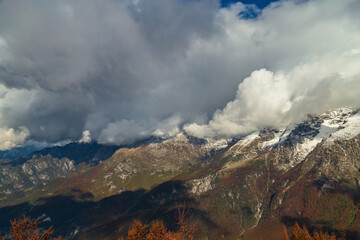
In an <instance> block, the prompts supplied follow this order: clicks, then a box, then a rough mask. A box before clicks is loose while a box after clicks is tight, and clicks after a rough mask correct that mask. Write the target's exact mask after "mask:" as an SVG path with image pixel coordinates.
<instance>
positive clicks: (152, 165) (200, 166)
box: [0, 108, 360, 239]
mask: <svg viewBox="0 0 360 240" xmlns="http://www.w3.org/2000/svg"><path fill="white" fill-rule="evenodd" d="M359 134H360V113H359V112H358V111H354V110H352V109H348V108H342V109H338V110H335V111H331V112H328V113H324V114H321V115H316V116H308V118H307V119H306V120H305V121H303V122H301V123H298V124H293V125H291V126H288V127H287V128H284V129H271V128H268V129H263V130H261V131H258V132H253V133H251V134H249V135H246V136H244V137H240V138H238V139H236V140H234V139H232V140H231V139H219V140H215V139H195V138H192V137H190V136H187V135H186V134H184V133H180V134H178V135H177V136H175V137H174V138H171V139H167V140H162V141H155V142H146V143H145V144H143V145H139V146H134V147H122V148H119V149H117V150H116V151H115V152H114V153H113V154H112V155H111V157H109V158H107V159H105V160H103V161H101V162H98V163H97V164H91V163H86V162H76V161H74V160H72V159H69V158H61V159H58V158H54V157H53V156H51V155H50V154H49V155H46V156H41V157H40V158H36V157H35V158H33V159H31V160H28V161H27V162H25V163H23V164H22V165H19V166H16V167H12V166H9V165H3V166H1V171H2V172H4V174H3V175H2V176H1V177H2V178H0V184H1V186H0V194H2V195H0V196H2V198H1V200H0V203H2V204H3V206H6V205H9V204H10V205H14V204H20V203H21V202H25V201H30V202H33V203H32V205H31V204H30V205H29V206H28V207H24V208H19V207H17V206H18V205H16V206H13V207H12V209H14V212H16V211H15V210H16V209H22V210H23V209H28V210H27V211H28V212H29V214H30V215H31V214H33V215H36V214H35V213H40V212H41V213H42V214H46V215H47V216H49V217H50V218H51V219H53V222H54V224H55V223H56V224H59V229H60V230H59V232H60V233H62V234H63V235H65V236H70V235H71V238H73V239H104V238H105V236H106V238H108V239H113V238H115V236H118V235H119V234H121V233H122V232H123V231H125V227H126V226H128V224H129V222H131V219H133V218H142V219H145V220H151V219H154V218H157V217H160V218H168V217H169V216H170V215H171V211H172V209H173V208H174V206H175V205H176V204H178V203H181V202H187V203H188V204H189V205H190V206H191V208H192V211H193V216H194V218H196V219H198V220H199V221H200V222H201V223H202V224H201V226H202V227H201V229H200V233H199V235H198V236H197V238H198V239H204V238H205V239H206V238H207V239H237V238H239V237H243V238H244V239H267V236H269V234H271V235H273V236H276V237H274V239H277V238H279V239H281V233H282V230H281V225H282V224H285V225H291V224H292V223H293V222H294V221H300V222H306V223H307V224H308V226H309V227H312V228H322V227H326V228H328V229H330V230H333V231H346V232H347V233H348V236H349V237H350V238H349V239H358V237H359V236H360V235H359V232H358V230H357V229H359V228H358V227H359V226H360V218H359V217H358V216H359V214H358V213H360V211H359V209H360V208H359V202H360V201H359V199H360V191H359V190H360V188H359V180H360V172H359V169H360V157H359V153H360V135H359ZM6 171H8V172H11V171H12V172H14V174H15V173H17V174H18V175H16V174H15V175H14V176H16V177H15V178H13V181H10V180H9V174H7V175H6ZM46 171H48V173H47V172H46ZM49 171H50V172H51V171H52V172H51V173H50V172H49ZM46 173H47V174H48V175H51V176H52V177H51V178H48V177H46V176H47V175H46ZM3 176H8V177H7V178H6V177H3ZM20 176H27V178H26V179H27V180H26V181H25V180H24V179H25V177H20ZM14 179H16V181H14ZM59 179H60V180H59ZM44 183H46V184H44ZM26 184H28V185H26ZM21 185H22V186H21ZM6 189H9V191H13V192H11V193H9V192H6ZM24 189H26V190H24ZM24 192H26V193H27V194H24ZM129 194H130V195H131V196H133V197H129V196H130V195H129ZM59 196H63V197H66V198H67V199H68V200H66V201H67V202H69V201H70V203H71V204H70V203H69V204H70V206H72V204H74V205H79V204H80V205H81V206H83V205H84V206H86V207H84V210H83V211H84V212H77V213H76V214H75V213H74V214H73V215H69V216H66V221H65V222H66V223H67V224H75V222H77V226H78V229H77V232H76V234H74V233H73V232H72V233H71V234H70V232H69V231H70V230H69V229H68V228H67V227H65V226H62V225H61V222H64V221H58V220H56V219H57V216H56V214H54V213H53V214H52V215H51V214H50V213H49V212H51V211H49V210H46V209H48V208H45V206H49V204H50V203H51V204H53V205H51V204H50V205H51V206H53V207H54V208H56V206H58V205H59V204H61V201H60V200H59ZM125 196H126V197H125ZM40 197H45V198H42V199H43V200H41V201H40V202H39V201H38V200H36V199H38V198H40ZM11 199H15V201H13V200H11ZM52 199H56V201H55V200H52ZM105 199H107V200H106V201H105ZM114 199H117V200H116V204H115V202H114ZM10 200H11V201H10ZM58 201H60V202H58ZM62 201H63V200H62ZM104 201H105V202H106V204H105V203H104ZM49 202H50V203H49ZM121 205H123V206H124V207H120V206H121ZM90 206H91V208H92V207H94V208H96V209H97V210H96V211H97V212H98V213H99V214H100V212H103V213H107V214H109V216H107V217H106V220H103V221H102V220H100V219H95V216H92V217H90V218H91V219H93V217H94V219H93V220H91V224H90V223H89V222H87V221H85V220H84V219H85V217H84V216H85V215H86V214H85V213H86V211H89V208H88V207H90ZM95 206H96V207H95ZM108 208H113V210H114V212H109V211H108V210H107V209H108ZM118 208H119V210H118V211H117V210H116V209H118ZM2 209H4V208H2ZM30 209H36V210H30ZM79 209H83V208H79ZM42 211H44V212H42ZM79 211H80V210H79ZM0 213H1V209H0ZM84 214H85V215H84ZM50 215H51V216H50ZM86 216H87V217H88V218H89V216H88V215H86ZM35 217H36V216H35ZM9 218H10V215H9ZM0 220H1V219H0ZM58 222H59V223H58ZM79 223H81V224H79ZM55 228H56V226H55ZM105 230H106V231H105ZM94 232H97V233H96V234H93V233H94ZM105 232H106V234H105ZM104 234H105V235H104ZM276 234H277V235H276Z"/></svg>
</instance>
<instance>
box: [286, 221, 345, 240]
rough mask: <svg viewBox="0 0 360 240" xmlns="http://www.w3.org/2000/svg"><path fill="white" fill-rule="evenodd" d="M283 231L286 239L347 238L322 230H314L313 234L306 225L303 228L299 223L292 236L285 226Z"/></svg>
mask: <svg viewBox="0 0 360 240" xmlns="http://www.w3.org/2000/svg"><path fill="white" fill-rule="evenodd" d="M283 232H284V238H283V239H284V240H345V238H344V237H340V238H337V237H336V236H335V234H331V235H329V234H328V233H327V232H322V231H314V232H313V234H312V235H311V234H310V232H309V230H308V229H307V228H306V226H303V227H302V228H301V227H300V226H299V224H298V223H295V225H294V226H293V228H292V234H291V237H290V238H289V235H288V233H287V230H286V227H285V226H283Z"/></svg>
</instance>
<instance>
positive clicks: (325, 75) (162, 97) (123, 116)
mask: <svg viewBox="0 0 360 240" xmlns="http://www.w3.org/2000/svg"><path fill="white" fill-rule="evenodd" d="M219 6H220V3H219V2H217V1H212V0H207V1H183V0H172V1H169V0H153V1H151V0H133V1H131V0H122V1H120V0H117V1H116V0H103V1H99V0H78V1H71V0H56V1H48V0H31V1H29V0H16V1H14V0H4V1H1V2H0V82H1V84H2V86H1V88H0V97H1V98H0V114H1V116H0V130H1V131H3V132H6V133H8V137H7V138H6V139H7V140H6V141H7V144H6V145H5V144H2V143H1V144H2V145H3V147H1V148H2V149H6V148H9V147H13V146H16V145H19V144H21V143H23V142H24V141H25V139H26V138H27V139H33V140H37V141H48V142H57V141H62V140H66V139H71V140H77V139H80V138H81V136H82V132H83V131H84V130H89V131H90V133H91V136H92V138H93V139H97V140H98V141H100V142H110V143H126V142H131V141H134V140H136V139H138V138H142V137H146V136H149V135H151V134H158V135H165V136H166V135H173V134H176V132H177V131H179V130H180V129H181V125H182V124H187V125H186V127H185V129H186V130H187V131H188V132H189V133H192V134H194V135H197V136H231V135H232V133H233V134H238V133H242V132H246V131H250V130H252V129H254V128H257V127H262V126H263V125H266V124H267V123H268V121H265V122H264V121H261V120H256V121H255V122H256V124H255V125H254V124H250V123H251V122H254V119H255V118H256V117H258V116H261V119H273V114H274V113H278V112H281V113H282V112H284V111H285V112H286V114H283V115H281V114H280V118H279V119H278V120H277V121H275V122H276V123H277V124H276V125H281V124H280V123H284V122H289V121H290V122H291V121H295V120H296V119H298V118H299V117H301V116H302V115H303V114H305V109H306V111H308V110H309V109H307V108H306V107H304V106H305V101H304V103H302V102H301V101H299V100H298V99H302V98H304V99H308V97H307V96H309V92H311V93H313V94H315V93H318V91H316V86H317V84H312V81H310V80H308V79H309V78H306V79H303V80H304V81H305V82H306V84H303V85H301V84H300V85H301V86H308V87H304V88H303V89H302V91H301V92H300V91H299V92H297V91H295V90H294V89H296V87H297V86H298V85H299V82H301V81H302V80H301V81H300V80H298V79H299V78H300V77H299V76H305V77H308V76H309V75H310V74H317V75H319V76H321V77H322V78H319V79H318V78H317V80H316V81H315V82H320V81H325V82H326V81H327V80H323V79H331V76H334V75H341V76H342V78H343V79H345V80H344V81H350V80H348V79H349V78H350V77H351V79H355V80H352V81H353V83H357V79H358V78H357V76H358V75H357V74H358V72H356V71H354V70H351V69H352V68H351V69H350V68H346V67H343V66H350V65H352V66H353V67H357V66H358V63H359V62H358V60H359V46H358V45H357V43H358V42H359V28H358V27H356V24H355V25H354V24H353V23H356V22H359V17H358V15H357V14H354V12H356V11H355V10H354V9H359V6H358V4H356V1H348V2H346V4H345V3H338V2H337V1H332V0H331V1H320V0H319V1H309V2H306V3H303V4H298V3H293V2H291V1H285V2H279V3H274V4H273V5H270V6H269V7H267V8H265V9H264V10H263V11H262V13H261V15H259V16H258V18H256V19H244V18H241V15H240V16H239V13H240V12H242V13H243V12H244V11H247V9H250V8H248V7H246V6H244V5H243V4H241V3H238V4H237V5H233V6H232V7H231V8H226V9H221V8H219ZM251 9H252V11H254V9H253V7H251ZM255 10H256V9H255ZM256 11H257V10H256ZM320 12H321V13H322V14H319V13H320ZM338 16H342V21H338ZM299 33H301V37H299ZM334 58H335V60H336V61H337V62H338V63H339V64H338V65H336V66H334V67H332V68H326V67H324V66H327V65H328V64H329V63H331V62H336V61H334ZM329 59H331V60H329ZM316 64H317V65H316ZM313 65H316V66H317V67H319V69H323V71H321V72H316V71H315V72H314V71H313V68H311V66H313ZM304 66H305V67H304ZM340 66H341V67H340ZM262 68H266V69H268V71H269V73H270V75H269V74H266V72H265V73H264V74H263V75H262V76H264V77H265V79H268V81H267V82H265V83H266V84H264V86H267V87H268V89H267V88H262V91H263V92H261V91H260V92H259V91H258V92H256V91H255V93H256V94H259V96H253V98H254V99H258V101H259V103H258V105H256V106H263V105H262V104H261V101H266V98H265V99H263V98H261V96H266V94H264V92H265V93H266V92H267V91H273V89H275V91H279V93H276V94H275V95H276V96H279V98H278V99H277V100H274V101H275V103H276V104H275V106H278V107H277V108H276V107H275V109H273V110H274V112H270V111H263V107H256V106H255V107H252V105H251V104H250V105H249V103H251V102H254V99H253V98H251V96H244V93H245V92H249V91H252V90H253V89H256V85H254V83H256V82H259V81H260V80H258V78H257V76H259V74H260V73H261V71H260V72H254V73H253V74H251V73H252V72H253V71H255V70H259V69H262ZM297 69H303V70H304V69H305V70H304V71H300V70H297ZM271 74H273V75H271ZM260 75H261V74H260ZM283 75H284V76H285V77H283V78H282V77H279V76H283ZM248 76H251V77H249V78H247V77H248ZM272 76H273V77H272ZM245 78H247V79H248V80H245V81H244V83H245V82H247V83H246V84H245V85H241V82H242V81H243V79H245ZM279 78H281V79H284V80H281V81H282V82H283V84H280V85H279V84H278V83H277V82H278V79H279ZM260 82H261V81H260ZM350 82H351V81H350ZM239 83H240V85H239ZM238 85H239V90H237V87H238ZM335 85H338V83H336V84H335V83H334V84H333V85H331V86H333V87H334V86H335ZM274 86H275V87H274ZM347 86H348V87H349V88H351V86H353V85H352V84H351V83H348V85H347ZM329 91H333V88H331V89H330V90H329ZM305 93H306V94H305ZM336 93H337V92H336V91H335V93H334V94H333V95H334V96H335V95H338V94H336ZM235 94H237V95H236V98H235V100H232V99H233V98H234V95H235ZM315 95H316V94H315ZM280 96H282V97H280ZM294 96H295V97H294ZM316 96H318V95H316ZM293 99H297V102H296V103H295V102H292V100H293ZM351 101H352V100H347V101H340V100H339V101H338V102H346V103H348V102H351ZM228 102H229V103H228ZM329 102H331V101H329ZM227 103H228V104H227ZM230 105H231V107H228V106H230ZM319 105H321V108H320V107H319V108H316V107H315V109H310V110H312V111H317V110H320V109H321V110H323V108H327V107H329V108H330V107H334V106H335V105H336V106H337V105H338V104H329V106H326V107H323V105H324V104H319ZM325 105H326V104H325ZM224 106H226V107H225V108H224ZM291 106H294V107H291ZM295 106H296V107H295ZM223 108H224V109H223ZM227 108H228V109H230V110H231V111H230V110H226V109H227ZM216 109H223V110H221V111H220V110H219V111H216ZM239 109H241V111H239ZM267 109H269V108H267ZM284 109H285V110H284ZM295 109H296V111H295ZM215 111H216V112H215ZM214 112H215V115H214V116H213V119H212V120H211V116H212V115H213V113H214ZM240 112H241V113H240ZM259 112H262V114H260V115H259V114H258V113H259ZM236 113H238V114H236ZM230 115H231V116H230ZM295 116H296V117H295ZM216 119H220V120H221V121H218V120H216ZM209 120H210V122H209ZM223 120H224V121H223ZM190 123H194V124H190ZM229 126H232V127H230V133H229ZM231 129H232V130H231ZM234 129H241V131H240V130H236V131H235V130H234ZM9 139H10V140H9ZM11 139H13V140H11ZM0 140H1V139H0ZM1 141H2V142H4V141H5V140H1Z"/></svg>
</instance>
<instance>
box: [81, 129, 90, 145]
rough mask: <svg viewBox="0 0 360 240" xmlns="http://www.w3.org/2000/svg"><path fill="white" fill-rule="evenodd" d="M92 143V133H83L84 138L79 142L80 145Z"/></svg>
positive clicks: (86, 131)
mask: <svg viewBox="0 0 360 240" xmlns="http://www.w3.org/2000/svg"><path fill="white" fill-rule="evenodd" d="M89 142H91V133H90V131H89V130H84V131H83V133H82V137H81V139H80V140H79V143H89Z"/></svg>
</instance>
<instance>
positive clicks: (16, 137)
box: [0, 127, 29, 151]
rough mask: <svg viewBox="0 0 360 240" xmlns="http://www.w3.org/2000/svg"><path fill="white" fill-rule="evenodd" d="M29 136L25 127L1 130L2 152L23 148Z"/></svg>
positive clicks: (0, 145) (0, 144) (0, 143)
mask: <svg viewBox="0 0 360 240" xmlns="http://www.w3.org/2000/svg"><path fill="white" fill-rule="evenodd" d="M28 136H29V131H28V130H27V129H26V128H25V127H19V129H18V130H15V129H14V128H9V129H4V128H0V150H1V151H3V150H9V149H11V148H14V147H18V146H21V145H22V144H23V143H24V142H25V140H26V138H27V137H28Z"/></svg>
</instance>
